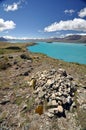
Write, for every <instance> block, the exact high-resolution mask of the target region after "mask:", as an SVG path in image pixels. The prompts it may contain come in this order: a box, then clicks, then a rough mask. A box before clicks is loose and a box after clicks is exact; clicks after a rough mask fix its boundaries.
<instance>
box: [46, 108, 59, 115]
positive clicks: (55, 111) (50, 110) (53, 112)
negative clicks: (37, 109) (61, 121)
mask: <svg viewBox="0 0 86 130" xmlns="http://www.w3.org/2000/svg"><path fill="white" fill-rule="evenodd" d="M48 112H49V113H52V114H57V113H58V109H57V108H50V109H48Z"/></svg>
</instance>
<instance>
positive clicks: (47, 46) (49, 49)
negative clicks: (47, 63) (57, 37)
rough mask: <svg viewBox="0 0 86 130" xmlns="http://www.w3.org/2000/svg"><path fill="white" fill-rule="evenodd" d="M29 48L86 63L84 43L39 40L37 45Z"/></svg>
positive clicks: (54, 56)
mask: <svg viewBox="0 0 86 130" xmlns="http://www.w3.org/2000/svg"><path fill="white" fill-rule="evenodd" d="M28 50H30V51H31V52H40V53H43V54H47V55H48V56H50V57H53V58H56V59H61V60H64V61H67V62H77V63H80V64H86V45H85V44H84V43H83V44H76V43H60V42H53V43H46V42H38V44H37V45H35V46H30V47H28Z"/></svg>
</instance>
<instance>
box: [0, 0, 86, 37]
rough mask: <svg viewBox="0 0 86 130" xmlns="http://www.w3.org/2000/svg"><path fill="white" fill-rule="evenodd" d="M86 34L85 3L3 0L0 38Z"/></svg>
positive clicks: (0, 1) (74, 0) (81, 0)
mask: <svg viewBox="0 0 86 130" xmlns="http://www.w3.org/2000/svg"><path fill="white" fill-rule="evenodd" d="M69 34H82V35H86V0H0V36H4V37H9V38H12V37H14V38H48V37H63V36H66V35H69Z"/></svg>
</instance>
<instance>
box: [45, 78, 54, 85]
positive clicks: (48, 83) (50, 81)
mask: <svg viewBox="0 0 86 130" xmlns="http://www.w3.org/2000/svg"><path fill="white" fill-rule="evenodd" d="M54 82H55V81H54V80H51V79H48V80H47V83H46V85H47V86H51V85H52V84H53V83H54Z"/></svg>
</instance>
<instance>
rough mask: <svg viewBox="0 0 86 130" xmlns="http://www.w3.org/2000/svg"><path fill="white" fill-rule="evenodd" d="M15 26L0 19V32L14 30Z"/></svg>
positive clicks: (11, 22)
mask: <svg viewBox="0 0 86 130" xmlns="http://www.w3.org/2000/svg"><path fill="white" fill-rule="evenodd" d="M15 26H16V24H15V23H14V22H13V21H12V20H10V21H9V20H8V21H4V19H0V32H2V31H4V30H9V29H14V28H15Z"/></svg>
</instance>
